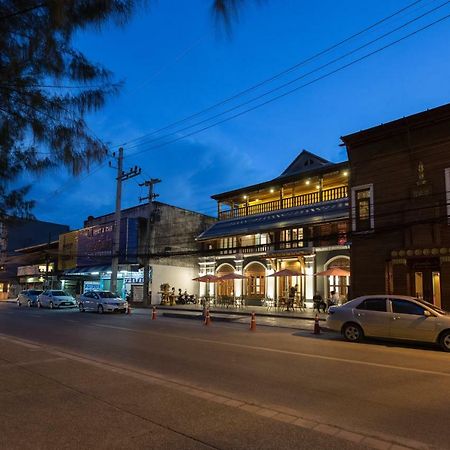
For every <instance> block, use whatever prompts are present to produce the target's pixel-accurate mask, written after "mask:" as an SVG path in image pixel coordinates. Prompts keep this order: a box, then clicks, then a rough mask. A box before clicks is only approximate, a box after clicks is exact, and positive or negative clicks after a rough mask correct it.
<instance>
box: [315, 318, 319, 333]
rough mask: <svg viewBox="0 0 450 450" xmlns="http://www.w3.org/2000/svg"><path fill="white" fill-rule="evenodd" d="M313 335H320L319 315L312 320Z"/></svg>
mask: <svg viewBox="0 0 450 450" xmlns="http://www.w3.org/2000/svg"><path fill="white" fill-rule="evenodd" d="M314 334H320V325H319V315H318V314H316V317H315V318H314Z"/></svg>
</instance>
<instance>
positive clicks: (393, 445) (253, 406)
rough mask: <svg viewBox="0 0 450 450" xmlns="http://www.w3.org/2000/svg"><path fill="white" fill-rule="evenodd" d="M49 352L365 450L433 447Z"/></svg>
mask: <svg viewBox="0 0 450 450" xmlns="http://www.w3.org/2000/svg"><path fill="white" fill-rule="evenodd" d="M0 338H1V339H3V340H6V341H10V342H13V343H16V344H18V345H25V346H26V347H28V346H29V343H28V342H26V341H22V340H18V339H11V338H9V336H5V335H3V334H0ZM39 347H40V348H41V349H42V350H45V351H46V352H47V353H49V354H52V355H55V356H58V358H57V359H66V360H72V361H77V362H80V363H82V364H86V365H89V366H93V367H96V368H98V369H103V370H107V371H109V372H113V373H116V374H119V375H125V376H128V377H131V378H134V379H137V380H140V381H143V382H146V383H151V384H154V385H158V386H161V387H164V388H168V389H173V390H177V391H179V392H183V393H185V394H188V395H191V396H194V397H196V398H200V399H202V400H206V401H211V402H214V403H217V404H220V405H224V406H227V407H231V408H235V409H239V410H241V411H245V412H247V413H250V414H256V415H259V416H261V417H264V418H270V420H276V421H278V422H283V423H288V424H290V425H293V426H297V427H300V428H304V429H309V430H313V431H315V432H318V433H321V434H325V435H332V436H335V437H338V438H340V439H342V440H346V441H349V442H352V443H358V444H362V445H364V446H365V447H370V448H374V449H386V450H388V449H390V450H393V449H398V450H400V449H414V450H430V449H431V447H430V446H429V445H428V444H426V443H424V442H421V441H416V440H413V439H408V438H403V437H401V436H394V435H390V434H386V433H379V432H376V431H370V430H356V429H354V428H352V429H345V428H343V427H341V426H337V425H333V424H330V423H325V422H319V421H318V420H316V419H309V418H306V416H304V415H303V413H301V412H300V411H297V410H291V409H289V410H286V409H285V408H283V407H282V406H277V405H259V404H257V403H251V402H246V401H243V400H240V399H236V398H233V397H231V395H230V394H228V393H223V392H217V391H212V390H205V389H202V388H198V387H197V386H195V385H190V384H187V383H186V382H185V381H184V380H178V379H175V378H170V377H167V376H165V375H163V374H160V373H156V372H152V371H149V370H142V369H139V370H137V369H135V368H133V367H130V366H123V365H118V364H113V363H111V362H107V361H102V360H98V359H92V358H89V357H87V356H84V355H80V354H74V353H69V352H66V351H64V350H59V349H57V348H55V347H47V346H45V345H42V346H39Z"/></svg>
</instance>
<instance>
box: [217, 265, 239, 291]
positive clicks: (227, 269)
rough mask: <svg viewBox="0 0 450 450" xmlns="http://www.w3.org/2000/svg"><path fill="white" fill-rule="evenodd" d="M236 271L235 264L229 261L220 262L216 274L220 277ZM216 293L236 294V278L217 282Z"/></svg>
mask: <svg viewBox="0 0 450 450" xmlns="http://www.w3.org/2000/svg"><path fill="white" fill-rule="evenodd" d="M234 272H235V268H234V266H233V265H232V264H230V263H228V262H225V263H222V264H220V265H219V266H218V267H217V269H216V275H217V276H219V277H220V276H224V275H227V274H229V273H234ZM216 295H218V296H224V297H233V296H234V295H235V286H234V280H223V281H220V282H219V283H216Z"/></svg>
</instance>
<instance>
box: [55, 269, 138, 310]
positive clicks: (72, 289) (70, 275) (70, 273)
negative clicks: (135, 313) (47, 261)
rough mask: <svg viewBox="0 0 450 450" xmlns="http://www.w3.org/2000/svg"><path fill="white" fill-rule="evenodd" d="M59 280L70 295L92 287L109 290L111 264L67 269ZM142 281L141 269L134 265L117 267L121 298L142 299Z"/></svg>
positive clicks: (134, 300) (118, 291)
mask: <svg viewBox="0 0 450 450" xmlns="http://www.w3.org/2000/svg"><path fill="white" fill-rule="evenodd" d="M61 280H62V289H64V290H66V291H67V292H69V293H71V294H72V295H80V294H82V293H84V292H86V291H89V290H93V289H100V290H105V291H109V290H110V288H111V266H90V267H82V268H75V269H68V270H66V271H64V273H63V274H62V276H61ZM143 282H144V272H143V269H139V268H138V267H137V266H135V265H124V266H120V267H119V272H118V273H117V293H118V294H119V295H120V296H121V297H122V298H127V297H128V298H129V299H131V300H132V301H133V302H139V301H142V286H143ZM139 294H141V295H139Z"/></svg>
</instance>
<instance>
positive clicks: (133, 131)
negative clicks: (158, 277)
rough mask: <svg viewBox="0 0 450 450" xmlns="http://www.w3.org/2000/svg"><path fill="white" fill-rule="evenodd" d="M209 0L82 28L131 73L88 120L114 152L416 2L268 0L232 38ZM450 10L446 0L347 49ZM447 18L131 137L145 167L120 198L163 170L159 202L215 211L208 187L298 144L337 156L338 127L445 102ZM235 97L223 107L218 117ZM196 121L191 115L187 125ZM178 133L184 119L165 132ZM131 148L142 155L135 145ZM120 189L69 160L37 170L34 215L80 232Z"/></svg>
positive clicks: (166, 2) (276, 168)
mask: <svg viewBox="0 0 450 450" xmlns="http://www.w3.org/2000/svg"><path fill="white" fill-rule="evenodd" d="M209 3H210V2H209V0H189V1H184V0H160V1H159V2H154V3H152V6H151V7H150V8H149V9H148V10H147V11H141V12H139V14H138V15H137V16H136V17H135V18H134V19H133V20H132V21H131V22H130V23H129V24H128V25H127V26H126V27H124V28H123V29H119V28H116V27H113V26H110V27H107V28H105V29H104V30H103V31H102V32H101V33H96V32H84V33H82V34H80V35H79V36H78V37H77V39H76V42H75V44H76V46H77V47H78V48H79V49H80V50H82V51H83V52H85V53H86V54H87V55H88V57H90V58H91V59H92V60H95V61H97V62H99V63H101V64H103V65H105V66H106V67H108V68H109V69H111V70H112V71H113V72H114V74H115V78H116V79H117V80H123V81H124V83H125V84H124V88H123V89H122V91H121V93H120V95H118V96H117V97H114V98H112V99H110V101H109V102H108V104H107V106H106V107H105V108H104V109H102V110H101V111H99V112H98V113H96V114H92V115H91V116H89V117H88V123H89V126H90V128H91V129H92V130H93V131H94V132H95V134H96V135H97V136H99V137H100V138H102V139H103V140H105V141H107V142H109V143H110V144H111V146H112V148H113V149H117V144H120V143H126V142H129V141H132V140H133V139H136V138H138V137H140V136H142V135H144V134H148V133H151V132H153V131H155V130H157V129H159V128H161V127H164V126H166V125H168V124H171V123H173V122H175V121H177V120H180V119H183V118H184V117H186V116H188V115H190V114H193V113H196V112H197V111H200V110H202V109H204V108H207V107H208V106H211V105H213V104H214V103H216V102H218V101H220V100H222V99H225V98H227V97H229V96H232V95H234V94H235V93H237V92H239V91H241V90H243V89H245V88H247V87H249V86H252V85H254V84H256V83H258V82H260V81H262V80H264V79H266V78H269V77H270V76H272V75H274V74H276V73H277V72H279V71H281V70H283V69H285V68H287V67H289V66H292V65H294V64H296V63H298V62H300V61H302V60H304V59H306V58H308V57H310V56H311V55H314V54H315V53H317V52H319V51H320V50H322V49H324V48H327V47H329V46H331V45H333V44H335V43H337V42H339V41H340V40H342V39H344V38H346V37H347V36H349V35H351V34H353V33H355V32H357V31H359V30H361V29H363V28H364V27H366V26H368V25H370V24H372V23H374V22H376V21H377V20H379V19H381V18H383V17H385V16H388V15H389V14H391V13H393V12H394V11H396V10H398V9H400V8H402V7H404V6H406V5H408V4H410V3H412V0H409V1H406V0H383V1H379V0H364V1H363V2H362V1H360V0H341V1H339V2H336V1H332V0H324V1H321V2H308V1H304V0H282V1H281V0H267V1H266V2H262V3H261V4H259V5H258V4H257V3H258V2H254V3H253V2H251V1H250V2H249V5H248V6H246V7H245V8H244V9H243V11H242V14H241V16H240V20H239V22H237V23H235V24H234V25H233V33H232V36H231V37H227V36H226V34H224V33H220V32H219V31H218V28H217V26H216V25H215V23H214V21H213V19H212V17H211V12H210V9H209ZM441 3H443V2H442V1H441V2H438V1H430V0H426V1H422V2H420V3H418V4H417V6H416V7H414V8H412V9H411V10H410V11H409V12H408V14H404V15H403V16H401V17H397V18H396V19H394V20H391V21H389V22H387V23H385V24H383V25H382V26H380V27H379V28H377V29H376V31H375V30H373V31H371V32H370V33H367V34H366V35H364V36H361V37H359V38H358V39H355V40H354V41H351V42H349V43H347V44H346V45H344V46H342V47H340V48H339V49H336V50H335V51H334V52H332V53H330V54H327V55H324V56H323V57H322V58H320V59H318V60H315V61H313V62H312V63H310V64H308V65H305V66H303V67H301V68H299V69H297V70H295V71H293V72H291V73H289V74H288V75H286V76H284V77H282V78H280V79H279V80H276V81H275V82H273V83H271V84H269V85H266V86H264V87H262V88H260V89H259V90H257V91H256V92H253V93H252V95H247V96H245V97H242V98H240V99H239V102H244V101H247V100H249V99H250V98H252V96H254V95H259V94H262V93H263V92H265V90H268V89H270V88H273V87H276V86H278V85H279V84H281V83H283V82H286V81H290V80H292V79H294V78H296V77H299V76H301V75H302V74H305V73H306V72H308V71H310V70H313V69H315V68H317V67H319V66H321V65H322V64H325V63H327V62H328V61H330V60H331V59H333V58H336V57H339V56H340V55H342V54H344V53H345V52H348V51H350V50H351V49H352V48H355V47H358V46H360V45H362V44H363V43H365V42H368V41H370V40H371V39H373V38H374V37H376V36H378V35H380V34H383V33H385V32H387V31H389V30H391V29H393V28H395V27H397V26H399V25H401V24H402V23H404V22H406V21H407V20H410V19H412V18H413V17H415V16H417V15H419V14H422V13H423V12H424V11H426V10H427V9H431V8H433V7H436V6H438V5H440V4H441ZM447 14H450V6H449V5H448V4H447V5H446V6H445V7H443V8H441V9H440V10H438V11H437V12H435V13H434V14H431V15H430V16H428V17H427V18H426V19H423V20H421V21H418V22H416V23H414V24H412V25H411V26H409V27H408V28H405V29H404V30H402V31H399V32H397V33H395V34H394V35H393V36H392V37H389V38H386V39H384V40H383V41H380V42H379V43H378V44H376V45H372V46H370V47H369V48H367V49H365V50H364V51H361V52H358V53H356V54H354V55H353V56H352V58H353V59H354V58H357V57H359V56H361V55H363V54H364V52H369V51H372V50H374V49H375V48H377V47H379V46H382V45H384V44H386V43H388V42H390V41H391V40H394V39H396V38H398V37H400V36H402V35H405V34H407V33H409V32H410V31H412V30H414V29H417V28H419V27H421V26H423V25H424V24H426V23H429V22H431V21H433V20H435V19H436V18H438V17H442V16H445V15H447ZM449 25H450V20H448V21H444V22H441V23H439V24H437V25H435V26H433V27H432V28H430V29H428V30H426V31H424V32H422V33H419V34H418V35H416V36H413V37H411V38H409V39H407V40H405V41H403V42H401V43H399V44H397V45H395V46H393V47H391V48H388V49H386V50H385V51H383V52H381V53H379V54H376V55H374V56H372V57H371V58H369V59H366V60H364V61H362V62H360V63H358V64H356V65H353V66H351V67H349V68H347V69H345V70H343V71H341V72H338V73H336V74H334V75H332V76H330V77H329V78H325V79H323V80H321V81H319V82H317V83H315V84H312V85H310V86H307V87H305V88H303V89H299V90H298V91H296V92H295V93H293V94H290V95H287V96H286V97H284V98H282V99H280V100H278V101H276V102H273V103H270V104H268V105H266V106H264V107H262V108H259V109H257V110H255V111H252V112H249V113H248V114H244V115H242V116H240V117H237V118H235V119H233V120H231V121H228V122H226V123H223V124H220V125H218V126H216V127H213V128H211V129H209V130H207V131H204V132H202V133H199V134H196V135H193V136H190V137H188V138H186V139H183V140H179V141H177V142H175V143H172V144H170V145H167V146H163V147H158V148H150V147H155V146H156V144H159V143H161V142H164V140H162V141H157V142H153V143H149V142H148V141H150V140H151V139H154V138H155V137H157V135H153V136H150V137H148V138H147V142H146V143H140V144H139V145H138V146H137V147H134V148H133V146H135V145H136V142H130V143H129V144H127V145H125V146H124V148H125V155H126V159H125V167H124V168H125V169H128V168H129V167H131V166H134V165H138V166H140V167H142V171H143V172H142V176H140V177H137V178H134V179H132V180H129V181H126V182H125V183H124V185H123V202H122V204H123V207H130V206H134V205H136V204H138V199H139V196H144V195H146V191H144V190H143V188H140V187H139V186H138V183H139V182H142V181H143V180H144V179H145V178H147V179H148V178H150V177H155V178H161V179H162V183H160V184H159V185H157V192H158V193H159V194H160V197H159V199H158V200H160V201H162V202H166V203H169V204H173V205H176V206H180V207H183V208H188V209H192V210H195V211H199V212H203V213H206V214H215V212H216V207H215V203H214V202H213V201H212V200H211V199H210V195H212V194H215V193H219V192H224V191H226V190H229V189H233V188H237V187H240V186H245V185H250V184H253V183H257V182H260V181H265V180H268V179H270V178H273V177H275V176H278V175H279V174H280V173H281V172H282V171H283V170H284V169H285V167H287V166H288V165H289V163H290V162H291V161H292V160H293V159H294V158H295V156H296V155H297V154H298V153H299V152H300V151H301V150H302V149H303V148H305V149H308V150H310V151H312V152H314V153H317V154H319V155H320V156H322V157H324V158H327V159H330V160H332V161H336V162H337V161H342V160H344V159H346V154H345V150H344V149H343V148H342V147H339V143H340V140H339V137H340V136H341V135H344V134H348V133H352V132H355V131H358V130H360V129H364V128H368V127H370V126H374V125H377V124H379V123H382V122H388V121H390V120H393V119H396V118H399V117H402V116H405V115H409V114H412V113H415V112H418V111H421V110H424V109H427V108H432V107H435V106H438V105H441V104H444V103H447V102H449V100H450V83H449V79H450V58H449V57H448V56H449V54H448V43H449V42H450V26H449ZM352 58H346V59H345V60H343V61H341V62H340V64H341V65H342V64H346V63H347V62H349V61H351V59H352ZM338 66H339V65H338V64H334V65H332V66H329V67H328V68H327V70H333V69H334V68H337V67H338ZM325 73H326V70H325V69H324V70H322V71H319V72H317V73H315V74H314V75H310V76H308V77H306V78H304V79H303V80H301V81H299V82H297V83H294V84H292V85H291V86H290V88H292V87H295V86H298V85H300V84H302V83H305V82H307V81H309V80H312V79H313V78H314V77H317V76H320V75H322V74H325ZM280 92H283V91H280ZM266 98H270V97H265V98H264V99H266ZM261 101H262V100H261ZM236 104H237V103H236V102H234V103H230V104H227V105H225V107H223V108H222V109H221V110H214V111H210V112H209V115H213V114H215V113H219V112H221V111H223V110H224V109H227V108H231V107H232V106H235V105H236ZM252 105H253V103H252V104H250V105H249V106H252ZM239 111H241V110H236V111H234V112H233V113H229V115H231V114H234V113H236V112H239ZM224 117H225V116H224ZM206 118H207V116H202V117H200V118H197V120H198V121H199V120H203V119H206ZM217 120H219V119H217ZM209 123H211V122H207V123H206V124H209ZM190 124H191V123H183V124H182V125H180V126H179V128H182V127H185V126H188V125H190ZM203 126H204V125H203ZM195 129H196V128H193V129H190V130H188V131H185V132H183V133H179V134H175V135H173V136H171V138H170V139H174V138H176V137H179V136H181V135H182V134H184V133H188V132H190V131H192V130H195ZM174 131H177V129H176V128H174V129H170V130H167V131H165V132H164V133H163V135H165V134H168V133H170V132H174ZM166 140H168V138H167V139H166ZM138 143H139V142H138ZM135 152H138V154H135V155H133V153H135ZM33 179H35V178H34V177H33ZM115 189H116V187H115V172H114V170H112V169H110V168H108V167H107V165H105V166H103V167H100V168H98V167H97V166H94V167H93V168H92V170H91V173H90V174H83V175H81V176H80V177H78V178H73V177H72V176H70V175H69V174H66V173H64V171H62V170H57V171H54V172H53V173H49V174H48V175H46V176H43V177H39V178H38V179H37V180H36V181H35V182H34V185H33V189H32V192H31V197H33V198H35V199H37V200H38V201H37V205H36V208H35V211H34V212H35V215H36V216H37V218H39V219H41V220H47V221H54V222H59V223H65V224H69V225H70V226H71V228H78V227H80V226H82V222H83V220H84V219H85V218H86V217H87V216H89V215H93V216H98V215H102V214H106V213H109V212H111V211H113V210H114V204H115Z"/></svg>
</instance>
